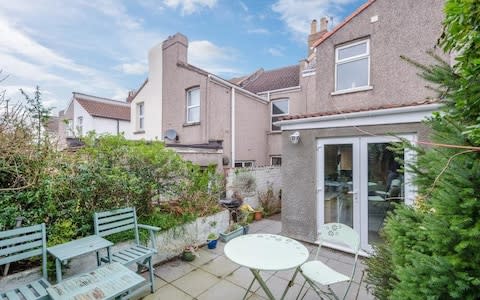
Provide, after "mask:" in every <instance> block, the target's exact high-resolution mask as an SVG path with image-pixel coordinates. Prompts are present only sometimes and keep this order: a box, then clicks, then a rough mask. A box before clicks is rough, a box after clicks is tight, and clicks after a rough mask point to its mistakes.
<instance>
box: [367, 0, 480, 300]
mask: <svg viewBox="0 0 480 300" xmlns="http://www.w3.org/2000/svg"><path fill="white" fill-rule="evenodd" d="M445 12H446V19H445V30H444V36H443V37H442V39H441V43H440V44H441V46H442V47H443V49H444V50H445V51H456V52H457V53H458V54H459V55H458V56H457V57H456V64H455V65H454V66H453V67H450V66H449V65H448V64H446V63H443V62H439V64H438V65H437V66H422V65H419V64H417V63H415V65H417V66H418V67H420V68H421V69H422V74H421V76H422V77H423V78H425V79H427V80H429V81H430V82H432V83H433V84H435V88H434V89H435V90H437V91H438V92H439V98H440V99H442V100H443V102H444V103H445V106H444V109H443V110H442V111H441V112H439V113H436V114H434V116H433V117H432V118H431V119H430V120H429V121H428V123H427V125H428V126H429V127H430V128H431V130H432V137H431V140H432V141H433V142H435V143H437V144H438V145H437V146H434V147H431V148H425V149H422V148H418V147H414V146H411V147H412V149H414V150H415V151H417V164H416V165H415V166H410V168H411V170H412V171H413V172H414V173H415V174H416V184H417V186H418V190H419V195H420V196H419V197H418V199H417V200H416V203H415V207H414V208H412V207H406V206H400V207H398V208H397V209H396V210H395V211H394V213H393V214H392V215H391V216H390V217H388V218H387V222H386V225H385V228H384V236H385V240H386V242H385V244H384V245H383V246H382V248H379V249H378V252H377V253H376V255H375V256H374V257H373V258H371V260H370V261H369V262H368V264H369V268H370V269H371V273H370V274H369V275H368V280H369V282H370V283H371V284H374V285H376V287H375V288H374V293H375V295H376V296H377V297H378V298H380V299H402V300H403V299H478V295H480V279H479V278H480V255H479V253H480V201H479V200H480V199H479V195H480V152H479V151H478V146H480V125H479V124H480V100H479V99H480V77H479V76H480V60H479V57H480V47H479V46H478V45H480V30H479V28H480V3H479V2H478V1H473V0H449V1H446V6H445ZM437 58H438V57H437ZM382 268H383V269H384V270H386V271H385V272H384V270H382ZM388 273H391V274H390V275H389V274H388Z"/></svg>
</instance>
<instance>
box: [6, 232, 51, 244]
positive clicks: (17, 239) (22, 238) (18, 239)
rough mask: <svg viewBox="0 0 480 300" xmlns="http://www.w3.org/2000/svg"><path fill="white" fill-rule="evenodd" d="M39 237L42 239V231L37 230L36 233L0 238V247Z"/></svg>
mask: <svg viewBox="0 0 480 300" xmlns="http://www.w3.org/2000/svg"><path fill="white" fill-rule="evenodd" d="M41 239H42V233H41V232H37V233H32V234H27V235H22V236H18V237H14V238H10V239H4V240H0V247H6V246H12V245H16V244H20V243H23V242H28V241H35V240H41Z"/></svg>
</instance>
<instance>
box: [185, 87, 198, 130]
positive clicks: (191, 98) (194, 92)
mask: <svg viewBox="0 0 480 300" xmlns="http://www.w3.org/2000/svg"><path fill="white" fill-rule="evenodd" d="M198 122H200V88H199V87H194V88H191V89H189V90H188V91H187V123H198Z"/></svg>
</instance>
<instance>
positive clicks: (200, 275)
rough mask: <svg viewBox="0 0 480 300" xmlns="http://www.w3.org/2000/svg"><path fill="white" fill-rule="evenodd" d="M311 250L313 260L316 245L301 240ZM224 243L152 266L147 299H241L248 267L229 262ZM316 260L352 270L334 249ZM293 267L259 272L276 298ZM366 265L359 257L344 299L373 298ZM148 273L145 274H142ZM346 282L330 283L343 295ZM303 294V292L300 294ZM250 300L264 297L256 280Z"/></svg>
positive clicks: (256, 228)
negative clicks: (152, 283)
mask: <svg viewBox="0 0 480 300" xmlns="http://www.w3.org/2000/svg"><path fill="white" fill-rule="evenodd" d="M280 232H281V222H279V221H277V220H268V219H264V220H262V221H257V222H254V223H252V224H251V225H250V233H273V234H279V233H280ZM303 244H304V245H305V247H307V249H308V250H309V252H310V256H309V260H313V259H314V257H315V254H316V251H317V248H318V246H317V245H314V244H309V243H305V242H303ZM224 247H225V243H222V242H219V243H218V244H217V248H216V249H207V248H206V247H204V248H201V249H199V251H198V254H199V257H197V258H196V259H195V260H194V261H193V262H190V263H187V262H183V261H181V260H179V259H176V260H172V261H169V262H167V263H165V264H162V265H158V266H156V267H155V275H156V277H157V278H156V287H155V289H156V291H155V293H154V294H146V296H145V298H143V299H146V300H153V299H175V300H177V299H180V300H192V299H193V300H206V299H213V300H215V299H233V300H234V299H242V298H243V295H244V294H245V292H246V289H247V288H248V286H249V285H250V283H251V281H252V279H253V275H252V273H251V272H250V270H249V269H247V268H245V267H240V266H239V265H237V264H235V263H233V262H231V261H230V260H229V259H227V258H226V257H225V255H224ZM318 259H319V260H321V261H322V262H324V263H326V264H327V265H329V266H330V267H332V268H333V269H335V270H338V271H339V272H342V273H344V274H350V272H351V270H352V263H353V256H352V255H350V254H345V253H342V252H339V251H336V250H332V249H328V248H321V249H320V252H319V256H318ZM293 272H294V270H288V271H279V272H263V271H262V272H261V275H262V278H263V279H264V280H266V281H267V286H269V288H270V289H271V290H272V292H273V294H274V295H275V297H280V296H281V294H282V293H283V291H284V289H285V287H286V286H287V284H288V282H289V280H290V279H291V276H292V275H293ZM365 272H366V266H365V264H364V263H363V260H362V259H360V260H359V262H358V263H357V270H356V273H355V276H354V282H353V283H352V286H351V288H350V291H349V293H348V295H347V298H346V299H360V300H363V299H365V300H370V299H374V297H373V295H371V294H370V293H369V292H368V291H367V288H366V284H365V283H364V282H363V280H364V278H365V275H364V273H365ZM142 275H144V276H147V275H148V273H144V274H142ZM303 282H304V279H303V277H302V276H301V275H300V274H298V275H297V277H296V279H295V281H294V283H295V284H294V285H293V286H292V288H290V290H289V291H288V294H287V297H286V299H295V298H296V297H297V294H298V291H299V290H300V288H301V285H302V284H303ZM345 287H346V283H340V284H337V285H334V286H333V289H334V291H336V292H337V293H338V294H339V295H342V291H344V289H345ZM302 294H303V293H302ZM247 299H251V300H265V299H267V297H266V294H265V292H264V291H263V290H262V288H261V287H260V285H259V284H258V282H255V283H254V285H253V287H252V292H251V293H250V295H249V296H248V297H247ZM311 299H318V296H317V295H316V294H315V292H313V291H311V290H310V291H309V292H308V293H307V295H306V296H305V298H304V300H311Z"/></svg>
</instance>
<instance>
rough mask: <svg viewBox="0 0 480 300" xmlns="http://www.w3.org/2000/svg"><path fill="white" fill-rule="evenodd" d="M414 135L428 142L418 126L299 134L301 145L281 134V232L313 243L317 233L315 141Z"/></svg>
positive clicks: (351, 128) (345, 128)
mask: <svg viewBox="0 0 480 300" xmlns="http://www.w3.org/2000/svg"><path fill="white" fill-rule="evenodd" d="M365 132H369V133H371V134H378V135H383V134H385V133H388V134H402V133H403V134H404V133H416V134H417V138H418V140H428V136H429V130H428V129H427V127H425V125H423V124H420V123H410V124H392V125H377V126H359V127H358V128H355V127H344V128H327V129H307V130H300V135H301V138H300V142H299V143H298V144H296V145H294V144H292V143H290V139H289V138H290V135H291V134H292V131H284V132H282V142H283V143H282V146H283V153H284V155H283V157H284V160H283V165H282V182H283V190H282V231H283V232H284V233H285V234H287V235H289V236H291V237H295V238H297V239H300V240H305V241H308V242H314V241H315V240H316V232H317V213H316V212H317V193H316V188H317V184H316V180H317V168H316V162H317V140H318V139H320V138H333V137H352V136H366V134H365Z"/></svg>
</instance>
